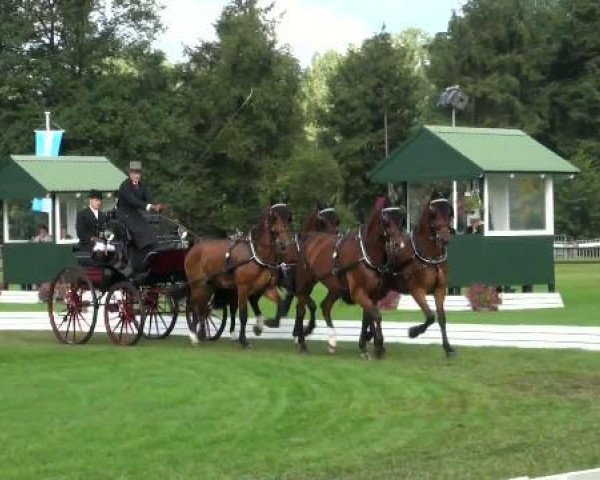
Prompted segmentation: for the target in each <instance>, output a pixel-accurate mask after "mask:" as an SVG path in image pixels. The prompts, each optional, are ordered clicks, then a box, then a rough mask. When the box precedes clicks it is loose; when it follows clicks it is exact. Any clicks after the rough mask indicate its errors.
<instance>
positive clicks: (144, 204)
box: [116, 161, 163, 271]
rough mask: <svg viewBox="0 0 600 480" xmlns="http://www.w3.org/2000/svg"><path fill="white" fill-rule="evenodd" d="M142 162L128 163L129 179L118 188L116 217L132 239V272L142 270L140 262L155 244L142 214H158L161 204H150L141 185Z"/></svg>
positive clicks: (149, 199)
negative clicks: (133, 250) (133, 251)
mask: <svg viewBox="0 0 600 480" xmlns="http://www.w3.org/2000/svg"><path fill="white" fill-rule="evenodd" d="M141 180H142V162H139V161H132V162H129V178H128V179H127V180H125V181H124V182H123V183H122V184H121V186H120V187H119V193H118V198H119V201H118V203H117V208H116V217H117V219H119V220H120V221H122V222H123V223H124V224H125V226H126V227H127V228H128V230H129V232H130V233H131V236H132V237H133V246H134V248H135V253H137V255H135V256H134V258H133V268H134V270H138V271H139V270H141V269H142V268H143V265H142V262H143V260H144V258H145V257H146V255H147V254H148V253H150V251H151V250H152V247H153V246H154V243H155V238H154V234H153V232H152V230H151V228H150V226H149V225H148V222H147V221H146V219H145V218H144V217H143V215H142V212H143V211H146V212H156V213H160V212H161V211H162V209H163V206H162V204H160V203H152V200H151V197H150V192H149V190H148V187H146V185H145V184H144V183H142V181H141ZM136 257H137V258H136Z"/></svg>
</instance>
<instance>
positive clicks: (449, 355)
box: [446, 348, 458, 358]
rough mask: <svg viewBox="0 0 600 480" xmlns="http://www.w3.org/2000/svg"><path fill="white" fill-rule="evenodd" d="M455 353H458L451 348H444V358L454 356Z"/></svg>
mask: <svg viewBox="0 0 600 480" xmlns="http://www.w3.org/2000/svg"><path fill="white" fill-rule="evenodd" d="M456 355H458V353H456V350H454V349H453V348H450V349H448V350H446V358H454V357H456Z"/></svg>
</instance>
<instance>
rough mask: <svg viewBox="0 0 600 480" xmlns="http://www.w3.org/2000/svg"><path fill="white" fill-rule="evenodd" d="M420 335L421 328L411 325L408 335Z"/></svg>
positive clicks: (413, 336) (411, 336) (414, 336)
mask: <svg viewBox="0 0 600 480" xmlns="http://www.w3.org/2000/svg"><path fill="white" fill-rule="evenodd" d="M419 335H421V330H420V329H419V327H410V328H409V329H408V336H409V337H410V338H417V337H418V336H419Z"/></svg>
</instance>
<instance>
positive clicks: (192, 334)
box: [188, 303, 200, 345]
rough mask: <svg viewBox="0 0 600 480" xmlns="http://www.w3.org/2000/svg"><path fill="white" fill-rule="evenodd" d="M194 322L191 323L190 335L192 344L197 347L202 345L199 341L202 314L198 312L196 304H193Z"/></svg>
mask: <svg viewBox="0 0 600 480" xmlns="http://www.w3.org/2000/svg"><path fill="white" fill-rule="evenodd" d="M191 315H192V321H191V322H190V331H189V333H188V335H189V337H190V342H192V345H197V344H199V343H200V340H198V323H199V322H198V319H199V318H200V313H199V311H198V305H197V304H196V303H193V304H192V312H191Z"/></svg>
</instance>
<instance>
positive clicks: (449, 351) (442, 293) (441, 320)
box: [433, 286, 456, 357]
mask: <svg viewBox="0 0 600 480" xmlns="http://www.w3.org/2000/svg"><path fill="white" fill-rule="evenodd" d="M433 296H434V298H435V309H436V310H437V320H438V324H439V325H440V331H441V332H442V347H443V348H444V351H445V352H446V356H447V357H451V356H453V355H455V354H456V350H454V348H452V347H451V346H450V342H449V341H448V335H447V334H446V312H445V311H444V299H445V298H446V287H445V286H443V287H440V286H438V287H437V288H436V289H435V291H434V292H433Z"/></svg>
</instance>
